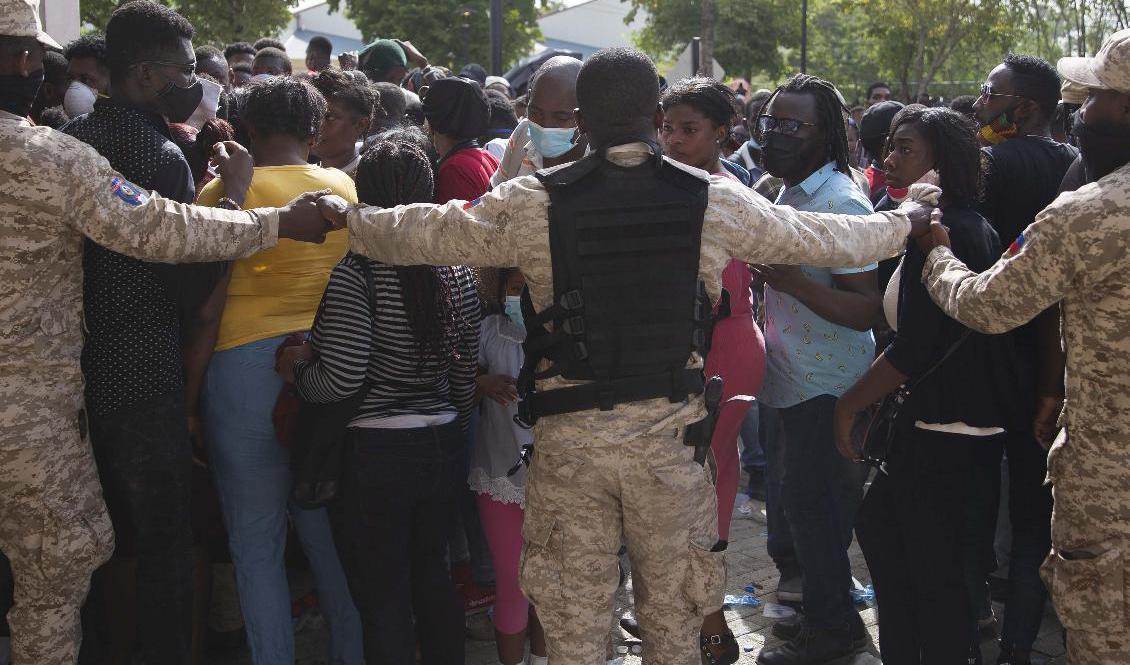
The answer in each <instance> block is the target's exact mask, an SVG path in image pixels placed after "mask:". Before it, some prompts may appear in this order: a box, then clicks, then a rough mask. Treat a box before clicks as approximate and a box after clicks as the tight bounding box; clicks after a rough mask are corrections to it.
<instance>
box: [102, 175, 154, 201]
mask: <svg viewBox="0 0 1130 665" xmlns="http://www.w3.org/2000/svg"><path fill="white" fill-rule="evenodd" d="M110 191H111V192H113V193H114V196H116V197H118V198H119V199H121V200H122V201H125V203H126V205H131V206H139V205H142V204H144V203H145V202H146V201H148V200H149V195H148V194H146V193H145V190H143V189H142V188H140V187H138V186H137V185H135V184H133V183H132V182H130V181H128V180H126V179H125V178H118V177H115V178H112V179H111V180H110Z"/></svg>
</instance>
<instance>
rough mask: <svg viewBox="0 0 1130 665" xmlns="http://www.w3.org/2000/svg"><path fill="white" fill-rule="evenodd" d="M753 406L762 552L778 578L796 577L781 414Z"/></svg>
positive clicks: (796, 568) (760, 405) (796, 569)
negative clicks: (761, 487) (761, 464)
mask: <svg viewBox="0 0 1130 665" xmlns="http://www.w3.org/2000/svg"><path fill="white" fill-rule="evenodd" d="M757 406H758V440H759V441H760V443H761V449H762V450H763V451H765V519H766V522H767V524H766V527H765V528H766V531H767V532H768V536H767V537H766V539H765V549H766V551H767V552H768V553H769V557H770V558H771V559H773V563H774V564H775V565H776V566H777V570H778V571H779V572H780V573H781V577H783V578H786V577H797V576H799V575H800V564H799V563H798V562H797V559H796V551H795V550H794V549H793V534H792V532H791V530H790V529H789V520H788V518H786V517H785V503H784V496H783V493H784V487H785V442H784V433H783V432H782V431H781V412H780V410H779V409H774V408H771V407H768V406H765V405H764V404H762V403H760V402H758V405H757ZM752 410H753V409H750V411H752Z"/></svg>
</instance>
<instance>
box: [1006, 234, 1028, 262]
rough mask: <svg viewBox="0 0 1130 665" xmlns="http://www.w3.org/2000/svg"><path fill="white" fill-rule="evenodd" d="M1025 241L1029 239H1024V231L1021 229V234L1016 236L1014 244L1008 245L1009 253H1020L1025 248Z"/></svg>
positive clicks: (1012, 254)
mask: <svg viewBox="0 0 1130 665" xmlns="http://www.w3.org/2000/svg"><path fill="white" fill-rule="evenodd" d="M1025 242H1027V241H1026V240H1025V239H1024V232H1023V231H1021V232H1020V235H1018V236H1016V240H1013V241H1012V244H1011V245H1009V246H1008V255H1009V256H1016V255H1017V254H1019V253H1020V250H1022V249H1024V243H1025Z"/></svg>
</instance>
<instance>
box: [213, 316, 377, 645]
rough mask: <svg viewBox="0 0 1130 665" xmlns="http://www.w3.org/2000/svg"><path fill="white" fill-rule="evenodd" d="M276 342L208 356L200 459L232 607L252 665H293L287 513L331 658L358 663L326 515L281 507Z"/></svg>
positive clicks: (351, 615) (286, 474) (286, 486)
mask: <svg viewBox="0 0 1130 665" xmlns="http://www.w3.org/2000/svg"><path fill="white" fill-rule="evenodd" d="M282 339H283V338H282V337H276V338H272V339H265V340H261V341H258V342H250V343H248V344H244V345H243V346H239V347H236V348H234V349H228V350H227V351H220V352H218V353H216V354H215V355H213V356H212V361H211V363H210V364H209V366H208V375H207V378H206V381H205V396H204V407H205V409H206V413H205V422H206V424H207V434H208V457H209V464H210V467H211V470H212V475H213V477H214V479H215V482H216V489H217V491H218V492H219V495H220V506H221V508H222V511H223V515H224V524H225V526H227V530H228V543H229V545H230V547H231V555H232V561H233V562H234V563H235V571H236V586H237V588H238V589H239V601H240V607H241V608H242V610H243V618H244V621H245V622H246V624H247V641H248V644H249V646H250V647H251V657H252V661H253V662H254V663H255V665H291V664H292V663H294V628H293V625H292V621H291V615H290V587H289V585H288V583H287V578H286V564H285V561H284V551H285V549H286V534H287V515H288V513H289V515H290V519H291V520H292V521H293V522H294V527H295V530H296V531H297V532H298V537H299V540H300V541H301V542H302V549H303V550H304V551H305V552H306V558H307V559H308V560H309V561H310V567H311V568H312V569H313V571H314V577H315V581H316V583H317V587H318V600H319V605H320V606H321V610H322V614H323V615H325V617H326V620H327V622H328V623H329V629H330V654H329V658H330V662H331V663H333V664H334V665H360V664H361V663H362V662H364V661H363V660H362V645H361V619H360V616H359V615H358V614H357V609H356V608H355V607H354V605H353V600H352V598H351V597H350V595H349V588H348V584H347V583H346V579H345V573H343V572H342V568H341V561H340V560H339V559H338V555H337V549H336V548H335V547H334V541H333V535H332V532H331V530H330V523H329V519H328V517H327V515H326V511H325V510H324V509H321V510H301V509H298V508H296V507H294V506H290V505H288V500H289V496H290V488H291V474H290V456H289V453H288V452H287V449H286V448H283V447H282V446H281V445H279V443H278V441H277V440H276V438H275V429H274V425H273V423H272V422H271V410H272V409H273V408H274V404H275V399H276V398H277V397H278V394H279V390H280V388H282V380H281V379H279V377H278V375H277V374H276V373H275V348H276V347H278V345H279V344H280V343H281V342H282Z"/></svg>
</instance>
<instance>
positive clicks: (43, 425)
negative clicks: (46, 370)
mask: <svg viewBox="0 0 1130 665" xmlns="http://www.w3.org/2000/svg"><path fill="white" fill-rule="evenodd" d="M45 411H48V410H47V409H44V410H42V411H40V412H39V413H37V414H36V418H35V419H34V420H32V421H30V422H29V421H23V422H19V423H11V422H4V423H3V426H2V427H0V550H2V551H3V552H4V554H6V555H7V556H8V558H9V559H10V560H11V562H12V573H13V576H14V578H15V606H14V607H13V608H12V610H11V611H10V612H9V613H8V623H9V625H10V626H11V629H12V662H13V663H14V665H55V664H58V665H64V664H70V663H74V662H75V660H76V659H77V657H78V648H79V643H80V641H81V637H82V631H81V629H80V626H79V608H80V607H81V605H82V602H83V599H84V598H85V597H86V592H87V589H88V588H89V586H90V575H91V573H92V572H93V571H94V569H95V568H97V567H98V566H99V565H101V564H102V563H103V562H104V561H105V560H106V559H108V558H109V557H110V554H111V553H112V552H113V548H114V535H113V528H112V527H111V526H110V517H109V515H108V514H107V512H106V505H105V504H104V503H103V501H102V490H101V487H100V485H99V483H98V472H97V469H96V468H95V465H94V458H93V456H92V455H91V452H90V444H89V442H88V441H87V440H85V439H84V438H82V437H80V434H79V426H78V421H77V419H76V418H75V414H74V413H69V414H67V415H63V414H61V413H55V414H51V413H44V412H45ZM51 416H55V417H51Z"/></svg>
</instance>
